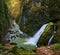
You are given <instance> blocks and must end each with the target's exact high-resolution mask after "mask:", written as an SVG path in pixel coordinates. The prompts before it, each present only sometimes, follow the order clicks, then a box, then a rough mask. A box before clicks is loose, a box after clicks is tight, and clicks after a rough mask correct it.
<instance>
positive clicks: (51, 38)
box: [48, 34, 54, 46]
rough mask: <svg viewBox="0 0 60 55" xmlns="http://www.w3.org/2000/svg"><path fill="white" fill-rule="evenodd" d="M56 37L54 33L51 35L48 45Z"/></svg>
mask: <svg viewBox="0 0 60 55" xmlns="http://www.w3.org/2000/svg"><path fill="white" fill-rule="evenodd" d="M53 38H54V34H53V35H52V36H51V38H50V39H49V41H48V46H49V45H50V44H51V41H52V39H53Z"/></svg>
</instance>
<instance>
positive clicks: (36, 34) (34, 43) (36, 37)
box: [24, 24, 48, 46]
mask: <svg viewBox="0 0 60 55" xmlns="http://www.w3.org/2000/svg"><path fill="white" fill-rule="evenodd" d="M47 25H48V24H44V25H43V26H42V27H41V28H40V29H39V30H38V31H37V33H35V35H33V37H31V38H30V39H28V40H27V41H26V42H25V43H24V44H32V45H35V46H37V45H36V44H37V42H38V40H39V38H40V37H41V35H42V34H43V32H44V30H45V28H46V26H47Z"/></svg>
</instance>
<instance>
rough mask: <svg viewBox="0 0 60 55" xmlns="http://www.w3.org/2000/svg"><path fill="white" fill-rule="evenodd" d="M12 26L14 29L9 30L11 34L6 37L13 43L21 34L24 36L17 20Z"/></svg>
mask: <svg viewBox="0 0 60 55" xmlns="http://www.w3.org/2000/svg"><path fill="white" fill-rule="evenodd" d="M12 24H13V25H12V27H11V28H9V32H8V33H7V35H6V39H7V40H9V41H10V42H13V41H14V40H15V38H16V37H17V36H19V35H20V34H23V32H22V31H21V30H20V28H19V26H18V24H17V23H16V21H15V20H13V23H12Z"/></svg>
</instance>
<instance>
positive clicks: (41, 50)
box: [37, 47, 54, 55]
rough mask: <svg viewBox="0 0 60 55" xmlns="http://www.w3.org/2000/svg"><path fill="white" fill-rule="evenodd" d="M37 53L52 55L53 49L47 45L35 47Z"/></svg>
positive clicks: (39, 54)
mask: <svg viewBox="0 0 60 55" xmlns="http://www.w3.org/2000/svg"><path fill="white" fill-rule="evenodd" d="M37 53H38V55H53V53H54V52H53V51H52V50H50V49H49V48H47V47H41V48H37Z"/></svg>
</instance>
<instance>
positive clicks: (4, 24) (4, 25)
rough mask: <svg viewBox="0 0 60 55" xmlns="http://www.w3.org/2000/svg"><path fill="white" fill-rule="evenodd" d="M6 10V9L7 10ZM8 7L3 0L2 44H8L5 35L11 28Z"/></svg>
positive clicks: (0, 19) (0, 9) (0, 18)
mask: <svg viewBox="0 0 60 55" xmlns="http://www.w3.org/2000/svg"><path fill="white" fill-rule="evenodd" d="M5 8H6V9H5ZM7 14H8V12H7V7H6V5H5V3H4V1H3V0H1V1H0V43H2V44H3V43H6V41H5V38H4V37H5V35H6V33H7V30H8V28H9V19H8V17H9V16H8V15H7Z"/></svg>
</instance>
